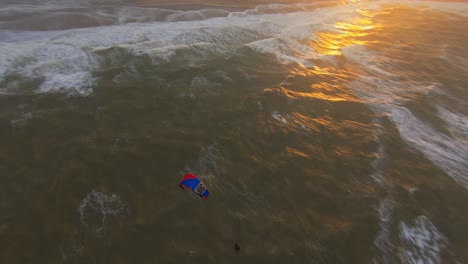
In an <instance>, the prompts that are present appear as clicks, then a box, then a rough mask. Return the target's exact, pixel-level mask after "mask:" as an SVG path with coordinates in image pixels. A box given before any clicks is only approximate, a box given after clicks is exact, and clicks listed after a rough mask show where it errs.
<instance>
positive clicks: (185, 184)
mask: <svg viewBox="0 0 468 264" xmlns="http://www.w3.org/2000/svg"><path fill="white" fill-rule="evenodd" d="M179 186H180V187H181V188H182V189H184V190H185V189H186V188H188V189H190V190H192V191H193V192H194V193H196V194H198V195H199V196H200V197H201V198H203V199H206V198H208V196H210V192H209V191H208V188H206V185H205V184H204V183H203V182H202V181H201V180H200V179H199V178H198V176H197V175H195V174H190V173H188V174H185V176H184V177H182V180H180V182H179Z"/></svg>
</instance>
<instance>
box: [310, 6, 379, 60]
mask: <svg viewBox="0 0 468 264" xmlns="http://www.w3.org/2000/svg"><path fill="white" fill-rule="evenodd" d="M357 11H358V12H359V14H360V15H361V16H360V17H359V18H356V19H355V20H353V21H352V22H337V23H336V24H335V25H334V26H333V29H332V30H330V31H322V32H318V33H317V39H316V40H314V41H312V42H311V43H309V46H310V47H311V48H313V49H314V50H315V51H317V52H318V53H321V54H323V55H333V56H338V55H341V54H342V49H343V48H345V47H347V46H352V45H366V44H368V43H370V42H371V41H370V40H368V39H366V37H367V36H368V35H369V34H370V30H372V29H375V28H378V27H380V26H379V25H377V24H375V23H374V22H373V21H372V14H370V13H369V12H367V11H361V10H357Z"/></svg>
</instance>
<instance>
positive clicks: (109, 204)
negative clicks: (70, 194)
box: [79, 190, 128, 234]
mask: <svg viewBox="0 0 468 264" xmlns="http://www.w3.org/2000/svg"><path fill="white" fill-rule="evenodd" d="M79 211H80V220H81V223H82V224H83V225H85V226H88V225H89V224H93V225H95V226H99V227H98V228H97V229H96V232H97V233H98V234H102V232H103V231H104V229H105V227H106V221H108V220H110V219H111V218H113V217H117V216H119V215H121V214H128V206H127V205H126V204H125V203H124V202H122V200H121V199H120V197H119V196H117V195H116V194H110V195H108V194H105V193H103V192H98V191H96V190H92V191H91V192H90V193H88V194H87V195H86V196H85V197H84V198H83V200H82V201H81V204H80V208H79Z"/></svg>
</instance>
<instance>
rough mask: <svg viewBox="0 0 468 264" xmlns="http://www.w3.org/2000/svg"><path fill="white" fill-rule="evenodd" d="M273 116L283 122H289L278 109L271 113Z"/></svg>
mask: <svg viewBox="0 0 468 264" xmlns="http://www.w3.org/2000/svg"><path fill="white" fill-rule="evenodd" d="M271 117H272V118H273V119H275V120H276V121H278V122H280V123H281V124H287V123H288V120H287V119H286V118H284V117H283V115H281V114H280V113H279V112H278V111H274V112H272V113H271Z"/></svg>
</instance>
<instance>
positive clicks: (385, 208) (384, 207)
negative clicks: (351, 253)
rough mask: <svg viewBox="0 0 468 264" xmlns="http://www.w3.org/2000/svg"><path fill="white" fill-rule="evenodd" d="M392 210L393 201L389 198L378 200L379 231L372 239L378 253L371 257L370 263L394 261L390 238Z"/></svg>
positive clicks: (393, 208)
mask: <svg viewBox="0 0 468 264" xmlns="http://www.w3.org/2000/svg"><path fill="white" fill-rule="evenodd" d="M394 210H395V202H394V201H393V200H392V199H391V198H389V197H387V198H385V199H384V200H382V201H381V202H380V205H379V208H378V212H379V219H380V222H379V227H380V231H379V233H377V236H376V237H375V239H374V245H375V246H376V247H377V249H378V251H379V255H378V256H377V257H375V258H374V259H373V261H372V263H385V264H387V263H389V264H390V263H394V249H395V246H394V245H393V243H392V242H391V240H390V228H391V218H392V215H393V211H394Z"/></svg>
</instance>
